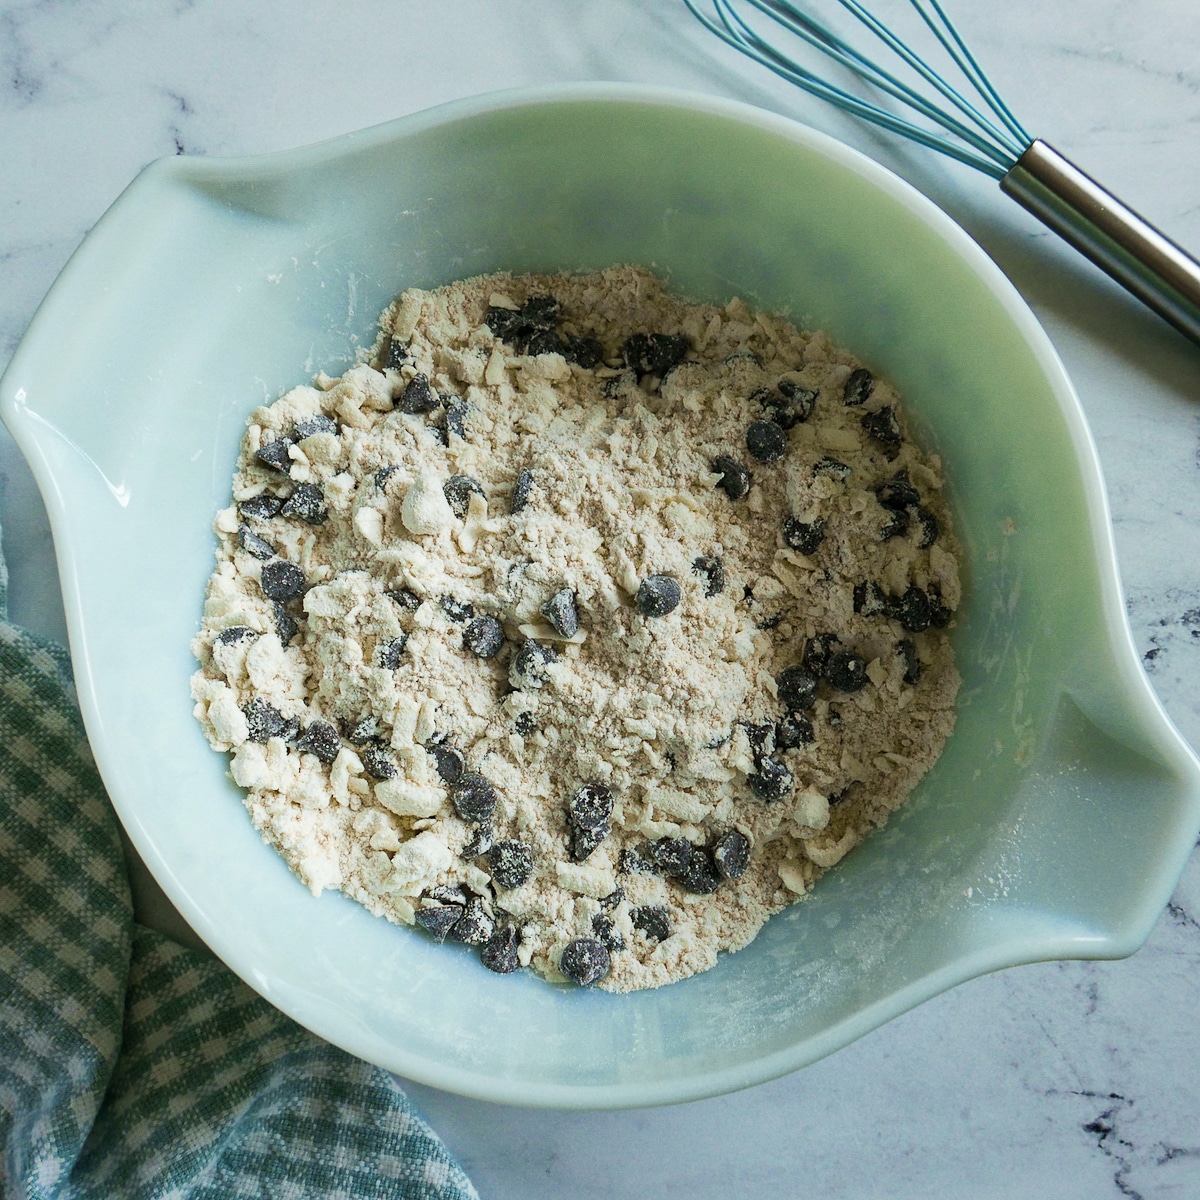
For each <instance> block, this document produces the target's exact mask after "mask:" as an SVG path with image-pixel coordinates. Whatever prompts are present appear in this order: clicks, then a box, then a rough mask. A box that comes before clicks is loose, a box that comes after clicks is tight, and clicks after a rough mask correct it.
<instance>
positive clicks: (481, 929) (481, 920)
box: [450, 896, 496, 946]
mask: <svg viewBox="0 0 1200 1200" xmlns="http://www.w3.org/2000/svg"><path fill="white" fill-rule="evenodd" d="M495 932H496V922H495V921H494V920H493V919H492V918H491V917H489V916H488V914H487V912H486V911H485V910H484V907H483V901H482V900H480V898H479V897H478V896H472V897H471V899H470V900H468V901H467V904H466V907H465V908H464V909H463V910H462V916H460V917H459V918H458V920H457V921H455V922H454V924H453V925H451V926H450V938H451V940H452V941H455V942H462V943H464V944H465V945H467V946H482V945H484V943H485V942H487V941H488V940H489V939H490V938H491V936H492V934H493V933H495Z"/></svg>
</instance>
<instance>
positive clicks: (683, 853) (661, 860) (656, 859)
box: [641, 837, 692, 876]
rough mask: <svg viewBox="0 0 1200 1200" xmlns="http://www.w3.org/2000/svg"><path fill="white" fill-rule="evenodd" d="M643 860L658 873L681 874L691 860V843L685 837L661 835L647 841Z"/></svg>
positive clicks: (643, 851)
mask: <svg viewBox="0 0 1200 1200" xmlns="http://www.w3.org/2000/svg"><path fill="white" fill-rule="evenodd" d="M641 856H642V858H643V860H644V861H645V862H646V863H647V864H649V866H650V867H651V868H652V869H653V870H654V871H656V872H658V874H660V875H673V876H680V875H683V874H684V872H685V871H686V870H687V867H688V863H689V862H691V860H692V843H691V842H689V841H688V840H687V838H681V837H678V838H674V837H661V838H656V839H655V840H654V841H652V842H647V843H646V844H645V845H644V846H643V847H642V850H641Z"/></svg>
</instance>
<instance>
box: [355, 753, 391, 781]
mask: <svg viewBox="0 0 1200 1200" xmlns="http://www.w3.org/2000/svg"><path fill="white" fill-rule="evenodd" d="M361 757H362V765H363V770H364V771H366V773H367V774H368V775H370V776H371V778H372V779H394V778H395V776H396V760H395V759H394V758H393V757H392V753H391V751H390V750H387V749H385V748H384V747H383V746H364V747H363V749H362V754H361Z"/></svg>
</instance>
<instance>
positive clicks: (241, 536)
mask: <svg viewBox="0 0 1200 1200" xmlns="http://www.w3.org/2000/svg"><path fill="white" fill-rule="evenodd" d="M237 536H238V545H239V546H241V548H242V549H243V550H245V551H246V553H247V554H253V555H254V557H255V558H261V559H262V560H263V561H264V562H265V561H266V560H267V559H270V558H274V557H275V547H274V546H272V545H271V543H270V542H265V541H263V539H262V538H260V537H259V536H258V534H257V533H255V532H254V531H253V530H252V529H251V528H250V526H249V525H239V526H238V535H237Z"/></svg>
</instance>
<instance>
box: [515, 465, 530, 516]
mask: <svg viewBox="0 0 1200 1200" xmlns="http://www.w3.org/2000/svg"><path fill="white" fill-rule="evenodd" d="M532 492H533V472H532V471H529V470H523V471H521V472H520V473H519V474H518V475H517V482H516V483H515V484H513V494H512V508H511V510H510V511H511V512H512V514H513V516H516V515H517V513H519V512H522V511H524V508H525V506H526V505H527V504H528V503H529V497H530V494H531V493H532Z"/></svg>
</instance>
